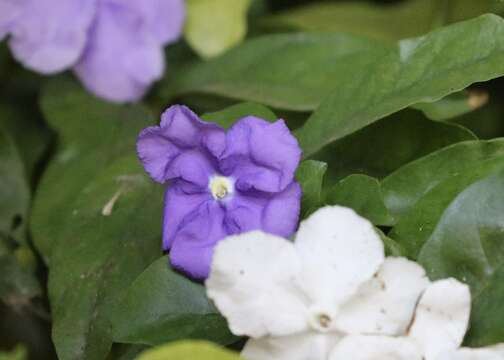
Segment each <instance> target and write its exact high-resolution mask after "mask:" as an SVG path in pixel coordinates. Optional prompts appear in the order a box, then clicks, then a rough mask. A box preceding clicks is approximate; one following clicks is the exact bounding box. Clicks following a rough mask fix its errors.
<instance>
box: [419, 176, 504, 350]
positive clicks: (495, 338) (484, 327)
mask: <svg viewBox="0 0 504 360" xmlns="http://www.w3.org/2000/svg"><path fill="white" fill-rule="evenodd" d="M501 168H502V167H501ZM502 214H504V172H500V173H497V174H494V175H491V176H489V177H486V178H484V179H482V180H479V181H477V182H475V183H473V184H472V185H470V186H468V187H467V188H466V189H465V190H463V191H462V192H460V193H459V194H458V195H457V196H456V197H455V198H454V199H453V200H452V201H451V203H450V204H449V205H448V206H447V207H446V209H445V210H444V212H443V214H442V216H441V217H440V218H439V220H438V222H437V224H436V226H435V228H434V229H433V231H432V233H431V235H430V236H429V237H428V239H427V240H426V242H425V243H424V245H423V246H422V248H421V251H420V253H419V255H418V261H419V262H420V263H421V264H422V265H423V266H424V267H425V268H426V270H427V272H428V273H429V276H430V277H431V278H434V279H438V278H446V277H455V278H457V279H459V280H461V281H464V282H466V283H468V284H469V285H470V286H471V290H472V294H473V300H474V304H473V314H472V326H471V328H472V331H471V333H470V335H469V341H470V343H471V344H473V345H489V344H494V343H496V342H503V341H504V332H503V331H502V320H503V319H504V317H503V316H504V313H503V312H502V310H501V309H500V308H498V306H499V304H502V303H503V302H504V291H503V288H502V274H503V272H502V271H503V269H504V218H503V216H502Z"/></svg>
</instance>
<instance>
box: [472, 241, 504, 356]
mask: <svg viewBox="0 0 504 360" xmlns="http://www.w3.org/2000/svg"><path fill="white" fill-rule="evenodd" d="M501 246H502V245H501ZM503 301H504V266H502V265H501V266H500V267H498V268H496V269H495V271H494V272H493V274H492V275H491V276H489V277H488V279H487V286H486V287H485V288H484V289H483V290H482V291H481V293H480V294H479V295H478V296H476V297H475V298H474V299H473V306H472V310H471V327H470V328H469V332H468V333H467V336H466V339H465V342H466V343H467V345H470V346H473V347H481V346H488V345H493V344H497V343H500V342H502V341H503V340H504V327H503V326H502V324H504V311H502V302H503Z"/></svg>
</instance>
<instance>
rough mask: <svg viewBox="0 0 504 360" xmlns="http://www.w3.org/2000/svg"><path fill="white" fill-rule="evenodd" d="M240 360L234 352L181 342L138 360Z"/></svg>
mask: <svg viewBox="0 0 504 360" xmlns="http://www.w3.org/2000/svg"><path fill="white" fill-rule="evenodd" d="M168 359H173V360H175V359H176V360H239V359H241V357H240V356H239V355H238V354H237V353H234V352H232V351H229V350H226V349H223V348H220V347H218V346H216V345H214V344H212V343H207V342H202V341H181V342H178V343H175V344H170V345H163V346H159V347H157V348H154V349H151V350H147V351H146V352H144V353H143V354H141V355H140V356H139V357H138V358H137V360H168Z"/></svg>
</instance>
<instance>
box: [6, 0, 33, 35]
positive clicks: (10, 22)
mask: <svg viewBox="0 0 504 360" xmlns="http://www.w3.org/2000/svg"><path fill="white" fill-rule="evenodd" d="M26 3H27V0H3V1H0V41H2V40H3V38H4V37H5V36H6V35H7V34H8V33H9V32H10V31H12V27H13V26H14V24H15V23H16V20H17V19H18V18H19V17H20V16H21V14H22V13H23V10H24V7H25V6H26Z"/></svg>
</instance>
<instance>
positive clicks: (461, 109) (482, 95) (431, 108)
mask: <svg viewBox="0 0 504 360" xmlns="http://www.w3.org/2000/svg"><path fill="white" fill-rule="evenodd" d="M487 102H488V93H486V92H482V91H476V90H473V91H463V92H459V93H455V94H452V95H448V96H447V97H445V98H443V99H441V100H439V101H435V102H431V103H418V104H415V105H413V108H415V109H418V110H420V111H422V112H423V113H424V114H425V116H427V117H428V118H429V119H432V120H437V121H444V120H449V119H452V118H455V117H458V116H461V115H464V114H467V113H469V112H471V111H474V110H476V109H479V108H480V107H482V106H484V105H485V104H486V103H487Z"/></svg>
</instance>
